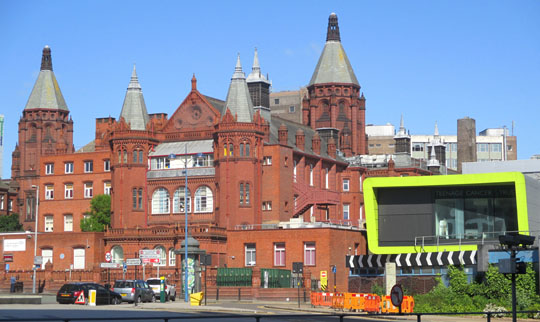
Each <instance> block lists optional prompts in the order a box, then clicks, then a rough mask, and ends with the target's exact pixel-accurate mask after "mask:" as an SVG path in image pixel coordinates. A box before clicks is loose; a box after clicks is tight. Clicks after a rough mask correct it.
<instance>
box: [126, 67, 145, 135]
mask: <svg viewBox="0 0 540 322" xmlns="http://www.w3.org/2000/svg"><path fill="white" fill-rule="evenodd" d="M120 117H123V118H124V120H126V123H128V124H130V126H131V129H132V130H139V131H143V130H145V129H146V124H147V123H148V120H149V117H148V112H147V111H146V104H145V103H144V96H143V93H142V89H141V85H140V84H139V79H138V77H137V71H136V69H135V66H133V71H132V73H131V80H130V82H129V85H128V88H127V91H126V97H125V98H124V104H123V105H122V112H120Z"/></svg>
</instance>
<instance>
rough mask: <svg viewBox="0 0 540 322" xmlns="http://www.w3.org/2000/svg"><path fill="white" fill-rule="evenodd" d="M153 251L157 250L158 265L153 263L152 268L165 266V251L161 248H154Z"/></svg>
mask: <svg viewBox="0 0 540 322" xmlns="http://www.w3.org/2000/svg"><path fill="white" fill-rule="evenodd" d="M154 249H155V250H159V263H154V266H165V265H167V251H166V250H165V247H163V246H156V248H154Z"/></svg>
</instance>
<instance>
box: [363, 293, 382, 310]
mask: <svg viewBox="0 0 540 322" xmlns="http://www.w3.org/2000/svg"><path fill="white" fill-rule="evenodd" d="M364 297H365V302H364V311H365V312H368V313H380V310H381V297H380V296H379V295H376V294H366V295H365V296H364Z"/></svg>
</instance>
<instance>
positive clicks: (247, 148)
mask: <svg viewBox="0 0 540 322" xmlns="http://www.w3.org/2000/svg"><path fill="white" fill-rule="evenodd" d="M246 157H249V143H246Z"/></svg>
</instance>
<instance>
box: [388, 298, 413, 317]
mask: <svg viewBox="0 0 540 322" xmlns="http://www.w3.org/2000/svg"><path fill="white" fill-rule="evenodd" d="M413 311H414V298H413V297H412V296H407V295H405V296H403V301H402V302H401V313H413ZM381 312H382V313H399V307H397V306H394V305H393V304H392V300H391V299H390V296H389V295H386V296H385V297H384V298H383V299H382V301H381Z"/></svg>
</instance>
